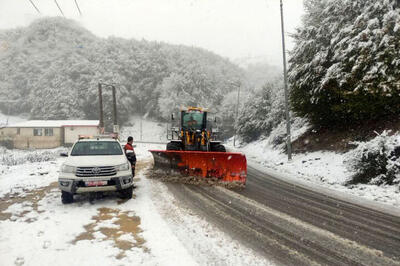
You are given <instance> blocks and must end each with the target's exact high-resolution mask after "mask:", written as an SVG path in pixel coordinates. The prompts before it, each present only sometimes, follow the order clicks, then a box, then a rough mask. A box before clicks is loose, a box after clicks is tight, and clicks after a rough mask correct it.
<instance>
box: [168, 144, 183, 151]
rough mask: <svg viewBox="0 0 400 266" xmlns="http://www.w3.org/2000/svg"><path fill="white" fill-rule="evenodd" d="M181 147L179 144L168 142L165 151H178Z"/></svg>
mask: <svg viewBox="0 0 400 266" xmlns="http://www.w3.org/2000/svg"><path fill="white" fill-rule="evenodd" d="M180 150H181V147H180V145H179V144H177V143H174V142H170V143H168V144H167V151H180Z"/></svg>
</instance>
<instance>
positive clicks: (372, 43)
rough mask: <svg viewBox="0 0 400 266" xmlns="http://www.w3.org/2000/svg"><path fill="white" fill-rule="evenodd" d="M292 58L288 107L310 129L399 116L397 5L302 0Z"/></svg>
mask: <svg viewBox="0 0 400 266" xmlns="http://www.w3.org/2000/svg"><path fill="white" fill-rule="evenodd" d="M304 3H305V9H306V14H305V16H304V19H303V25H302V26H301V27H299V29H298V30H297V33H295V34H294V38H295V42H296V45H295V48H294V50H293V51H292V53H291V56H290V70H289V77H290V83H291V89H292V91H291V102H292V106H293V109H294V111H295V112H296V113H297V114H298V115H300V116H306V117H309V118H311V120H312V121H313V122H314V124H317V125H322V126H333V127H335V126H338V125H339V126H341V125H351V124H354V123H364V122H365V121H368V120H379V119H390V117H394V116H398V115H399V114H400V93H399V91H400V3H399V1H396V0H362V1H361V0H357V1H354V0H305V2H304Z"/></svg>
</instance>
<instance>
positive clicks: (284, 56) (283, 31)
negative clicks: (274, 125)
mask: <svg viewBox="0 0 400 266" xmlns="http://www.w3.org/2000/svg"><path fill="white" fill-rule="evenodd" d="M280 1H281V26H282V53H283V78H284V83H285V112H286V135H287V137H286V145H287V152H288V160H289V161H290V160H292V140H291V133H290V114H289V93H288V80H287V67H286V46H285V25H284V21H283V3H282V0H280Z"/></svg>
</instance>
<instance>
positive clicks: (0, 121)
mask: <svg viewBox="0 0 400 266" xmlns="http://www.w3.org/2000/svg"><path fill="white" fill-rule="evenodd" d="M26 120H27V119H25V118H23V117H20V116H13V115H7V114H3V113H0V127H2V126H6V125H9V124H14V123H19V122H24V121H26Z"/></svg>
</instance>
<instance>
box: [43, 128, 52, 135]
mask: <svg viewBox="0 0 400 266" xmlns="http://www.w3.org/2000/svg"><path fill="white" fill-rule="evenodd" d="M44 135H45V136H53V129H52V128H45V129H44Z"/></svg>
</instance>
